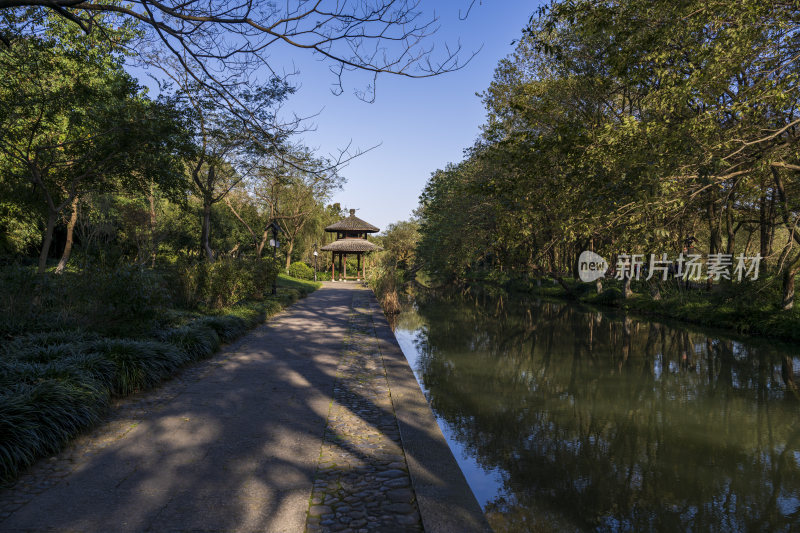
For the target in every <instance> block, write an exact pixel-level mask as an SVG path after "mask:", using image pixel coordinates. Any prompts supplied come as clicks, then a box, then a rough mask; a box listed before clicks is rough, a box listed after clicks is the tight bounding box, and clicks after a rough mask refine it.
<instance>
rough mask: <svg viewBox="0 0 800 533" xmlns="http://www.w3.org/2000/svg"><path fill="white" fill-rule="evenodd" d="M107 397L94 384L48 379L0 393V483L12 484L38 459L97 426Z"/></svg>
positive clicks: (19, 385)
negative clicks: (12, 481) (11, 479)
mask: <svg viewBox="0 0 800 533" xmlns="http://www.w3.org/2000/svg"><path fill="white" fill-rule="evenodd" d="M107 405H108V392H107V391H106V390H105V389H104V388H102V387H98V386H97V385H96V384H95V383H94V382H93V381H88V382H83V383H81V384H78V383H75V382H74V381H72V380H62V379H44V380H42V381H38V382H36V383H16V384H13V385H10V386H8V387H3V389H2V391H0V435H2V438H0V479H10V478H12V477H14V476H16V475H17V473H18V472H19V470H20V469H21V468H23V467H25V466H28V465H30V464H31V463H32V462H33V461H34V460H35V459H36V458H38V457H43V456H46V455H50V454H53V453H56V452H58V451H59V450H60V449H61V447H62V446H63V445H64V444H65V443H66V442H67V441H68V440H69V439H70V438H72V437H74V436H75V435H77V434H78V433H79V432H80V431H82V430H84V429H86V428H89V427H91V426H92V425H94V424H96V423H97V422H98V421H99V420H100V417H101V416H102V414H103V412H104V411H105V410H106V408H107Z"/></svg>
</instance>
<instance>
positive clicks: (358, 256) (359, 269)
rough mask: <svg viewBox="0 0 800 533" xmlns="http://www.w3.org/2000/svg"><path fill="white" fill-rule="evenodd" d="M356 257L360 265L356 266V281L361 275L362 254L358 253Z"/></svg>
mask: <svg viewBox="0 0 800 533" xmlns="http://www.w3.org/2000/svg"><path fill="white" fill-rule="evenodd" d="M356 257H357V258H358V266H356V281H358V280H359V278H358V276H360V275H361V254H356Z"/></svg>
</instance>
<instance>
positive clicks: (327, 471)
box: [306, 291, 422, 533]
mask: <svg viewBox="0 0 800 533" xmlns="http://www.w3.org/2000/svg"><path fill="white" fill-rule="evenodd" d="M306 531H307V532H309V533H313V532H320V531H325V532H328V531H331V532H333V531H364V532H367V531H409V532H412V531H422V522H421V518H420V514H419V510H418V508H417V503H416V498H415V495H414V491H413V489H412V486H411V480H410V477H409V474H408V466H407V464H406V458H405V453H404V452H403V446H402V443H401V441H400V430H399V428H398V426H397V418H396V417H395V413H394V408H393V406H392V398H391V393H390V390H389V384H388V381H387V379H386V370H385V368H384V365H383V361H382V357H381V353H380V350H379V349H378V345H377V338H376V337H375V332H374V325H373V323H372V318H371V315H370V311H369V303H368V301H367V299H366V297H365V296H364V294H363V292H362V291H353V304H352V309H351V314H350V324H349V333H348V336H347V338H346V339H345V345H344V353H343V355H342V358H341V359H340V362H339V366H338V368H337V369H336V382H335V385H334V389H333V401H332V402H331V407H330V411H329V414H328V423H327V427H326V429H325V435H324V437H323V443H322V451H321V453H320V458H319V464H318V466H317V473H316V476H315V479H314V488H313V492H312V495H311V505H310V507H309V511H308V520H307V523H306Z"/></svg>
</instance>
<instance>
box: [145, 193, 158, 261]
mask: <svg viewBox="0 0 800 533" xmlns="http://www.w3.org/2000/svg"><path fill="white" fill-rule="evenodd" d="M147 200H148V202H149V203H150V268H155V266H156V252H157V251H158V250H157V248H158V243H157V242H156V197H155V194H153V186H152V185H151V186H150V194H148V195H147Z"/></svg>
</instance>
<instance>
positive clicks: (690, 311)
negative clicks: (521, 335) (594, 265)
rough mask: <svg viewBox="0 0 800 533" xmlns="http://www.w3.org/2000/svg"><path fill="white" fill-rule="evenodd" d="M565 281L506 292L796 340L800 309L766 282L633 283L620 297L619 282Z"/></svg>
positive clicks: (514, 285)
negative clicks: (774, 296)
mask: <svg viewBox="0 0 800 533" xmlns="http://www.w3.org/2000/svg"><path fill="white" fill-rule="evenodd" d="M564 283H565V285H566V287H564V286H563V285H561V284H559V283H558V282H556V281H555V280H550V279H545V280H543V281H542V284H541V285H538V284H537V283H535V282H533V283H524V284H523V283H512V284H510V285H509V286H508V287H507V290H508V291H509V292H512V293H513V292H517V293H520V292H521V293H524V294H529V295H532V296H544V297H553V298H558V299H563V300H570V301H578V302H581V303H583V304H587V305H591V306H597V307H600V308H602V307H613V308H616V309H620V310H623V311H627V312H631V313H635V314H639V315H643V316H647V317H657V318H669V319H675V320H680V321H683V322H687V323H689V324H694V325H698V326H704V327H711V328H716V329H721V330H726V331H729V332H733V333H737V334H742V335H753V336H760V337H771V338H777V339H781V340H784V341H789V342H800V309H798V308H797V307H795V308H794V309H791V310H788V311H784V310H780V309H778V308H777V307H776V306H775V305H773V304H770V303H764V302H766V301H769V299H768V298H765V297H764V294H763V293H764V292H766V291H767V290H769V288H768V287H765V286H755V285H747V284H741V285H738V286H737V285H727V286H715V287H714V288H713V289H712V290H706V289H704V288H703V289H691V290H686V289H681V288H679V287H677V285H669V286H666V288H662V289H661V291H660V293H659V297H658V298H657V297H654V296H653V295H652V294H651V291H650V288H649V285H646V284H644V283H642V284H641V285H638V286H637V285H636V284H635V285H634V293H633V294H632V295H631V296H630V297H628V298H623V297H622V287H621V283H619V282H617V281H616V280H604V281H603V292H602V293H600V294H598V293H597V292H596V288H595V284H594V283H582V282H576V281H575V280H572V279H566V280H564Z"/></svg>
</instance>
